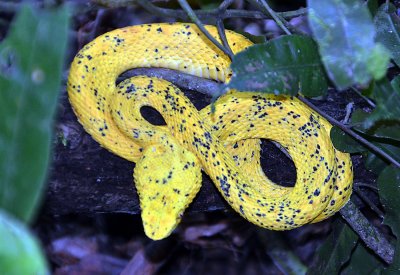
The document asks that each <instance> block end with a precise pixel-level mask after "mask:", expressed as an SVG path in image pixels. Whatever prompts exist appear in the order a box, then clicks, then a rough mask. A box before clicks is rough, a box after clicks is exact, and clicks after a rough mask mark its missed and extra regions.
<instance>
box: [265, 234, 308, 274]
mask: <svg viewBox="0 0 400 275" xmlns="http://www.w3.org/2000/svg"><path fill="white" fill-rule="evenodd" d="M257 233H258V234H257V236H258V238H259V240H260V247H261V248H262V247H264V248H265V253H266V254H267V255H268V256H269V257H270V258H271V260H272V262H273V263H274V264H275V266H276V267H278V269H279V270H281V271H282V273H284V274H288V275H292V274H293V275H295V274H305V273H306V271H307V267H306V266H305V265H304V264H303V263H302V262H301V260H300V259H299V258H298V256H297V255H296V254H295V253H294V252H293V251H292V250H291V249H290V247H289V246H288V244H287V242H286V237H285V235H283V234H282V232H278V231H269V230H263V229H260V230H257Z"/></svg>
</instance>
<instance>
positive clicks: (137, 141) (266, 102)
mask: <svg viewBox="0 0 400 275" xmlns="http://www.w3.org/2000/svg"><path fill="white" fill-rule="evenodd" d="M207 29H208V30H209V31H210V33H211V34H212V35H213V36H214V37H218V35H217V31H216V29H215V28H214V27H212V26H207ZM227 39H228V42H229V44H230V46H231V49H232V51H233V52H234V53H237V52H239V51H241V50H243V49H245V48H246V47H248V46H250V45H252V43H251V42H250V41H249V40H247V39H246V38H244V37H243V36H241V35H240V34H237V33H234V32H231V31H227ZM229 65H230V60H229V59H228V57H226V56H225V55H224V54H223V53H222V52H221V51H220V50H219V49H217V48H216V47H215V46H214V45H213V44H212V43H211V42H209V41H208V40H207V38H206V37H205V36H204V35H203V34H202V33H201V32H200V31H199V30H198V29H197V27H196V26H194V25H191V24H182V23H174V24H151V25H139V26H132V27H127V28H123V29H117V30H114V31H112V32H109V33H106V34H104V35H102V36H100V37H98V38H96V39H95V40H94V41H92V42H91V43H89V44H88V45H86V46H85V47H84V48H83V49H82V50H81V51H80V52H79V53H78V54H77V56H76V57H75V59H74V61H73V63H72V65H71V70H70V75H69V79H68V94H69V98H70V102H71V104H72V106H73V109H74V111H75V113H76V115H77V117H78V120H79V121H80V123H81V124H82V125H83V126H84V128H85V130H86V131H87V132H88V133H89V134H90V135H92V137H93V138H94V139H95V140H96V141H98V142H99V143H100V144H101V145H102V146H103V147H105V148H107V149H108V150H110V151H111V152H113V153H115V154H117V155H119V156H121V157H123V158H125V159H127V160H130V161H133V162H136V167H135V171H134V178H135V184H136V188H137V191H138V194H139V198H140V204H141V209H142V219H143V224H144V229H145V232H146V234H147V235H148V236H149V237H150V238H153V239H162V238H164V237H166V236H168V235H169V234H170V233H171V232H172V230H173V229H174V228H175V227H176V225H177V224H178V222H179V220H180V217H181V215H182V213H183V211H184V209H185V208H186V207H187V206H188V204H189V203H190V202H191V201H192V200H193V198H194V196H195V195H196V193H197V191H198V190H199V188H200V185H201V169H203V170H204V171H205V172H206V173H207V174H208V175H209V176H210V178H211V179H212V180H213V182H214V183H215V185H216V187H217V188H218V189H219V191H220V192H221V194H222V196H223V197H224V198H225V200H226V201H227V202H228V203H229V204H230V205H231V206H232V208H233V209H235V210H236V211H237V212H238V213H239V214H240V215H242V216H243V217H245V218H246V219H247V220H249V221H250V222H252V223H254V224H256V225H259V226H262V227H265V228H269V229H274V230H286V229H292V228H295V227H298V226H301V225H303V224H306V223H310V222H317V221H321V220H323V219H325V218H327V217H329V216H331V215H333V214H334V213H335V212H336V211H338V210H339V209H340V208H341V207H342V206H343V205H344V204H345V203H346V202H347V201H348V199H349V196H350V194H351V186H352V178H353V173H352V164H351V160H350V156H349V155H348V154H345V153H342V152H339V151H337V150H336V149H335V148H334V147H333V145H332V143H331V140H330V136H329V132H330V129H331V127H332V126H331V125H330V124H329V123H328V122H327V121H326V120H325V119H323V118H322V117H321V116H319V115H318V114H317V113H315V112H313V111H312V110H310V109H309V108H308V107H307V106H305V105H304V104H302V102H300V101H299V100H298V99H296V98H295V97H287V96H276V95H269V94H261V93H250V92H237V91H229V92H228V93H227V94H225V95H224V96H222V97H221V98H220V99H218V100H217V101H216V105H215V106H216V111H215V113H211V110H210V107H209V106H208V107H206V108H204V109H203V110H201V111H197V109H196V108H195V107H194V106H193V104H192V103H191V102H190V101H189V100H188V99H187V98H186V97H185V96H184V94H183V93H182V92H181V91H180V90H179V89H178V88H177V87H175V86H174V85H173V84H171V83H169V82H167V81H165V80H161V79H157V78H149V77H145V76H139V77H134V78H130V79H127V80H125V81H123V82H121V83H120V84H119V85H116V84H115V82H116V78H117V77H118V76H119V75H120V74H121V73H123V72H124V71H127V70H129V69H132V68H136V67H162V68H169V69H175V70H179V71H182V72H186V73H189V74H193V75H196V76H200V77H205V78H209V79H214V80H217V81H222V82H227V81H229V78H230V76H231V71H230V69H229ZM142 106H151V107H153V108H155V109H156V110H157V111H159V113H160V114H161V115H162V116H163V118H164V120H165V121H166V124H167V125H166V126H155V125H152V124H150V123H149V122H147V121H146V120H145V119H144V118H143V117H142V116H141V113H140V108H141V107H142ZM260 138H266V139H270V140H274V141H277V142H279V143H280V144H281V145H282V146H283V147H284V148H285V149H286V150H287V152H288V153H289V154H290V156H291V158H292V160H293V162H294V164H295V166H296V170H297V179H296V183H295V186H294V187H282V186H279V185H277V184H275V183H273V182H272V181H270V180H269V179H268V178H267V177H266V176H265V175H264V173H263V171H262V169H261V167H260ZM282 169H284V167H283V168H282Z"/></svg>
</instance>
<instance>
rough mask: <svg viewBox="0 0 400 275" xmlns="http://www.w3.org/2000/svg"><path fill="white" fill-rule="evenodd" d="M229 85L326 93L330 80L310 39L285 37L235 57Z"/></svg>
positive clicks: (290, 92) (251, 88)
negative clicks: (328, 80) (327, 80)
mask: <svg viewBox="0 0 400 275" xmlns="http://www.w3.org/2000/svg"><path fill="white" fill-rule="evenodd" d="M231 68H232V71H233V77H232V79H231V81H230V82H229V84H228V86H229V88H233V89H237V90H240V91H261V92H267V93H275V94H281V93H282V94H290V95H296V94H297V93H302V94H304V95H307V96H311V97H312V96H319V95H323V94H325V92H326V89H327V83H326V79H325V75H324V71H323V68H322V65H321V63H320V60H319V55H318V51H317V46H316V44H315V43H314V42H313V40H312V39H311V38H308V37H305V36H299V35H288V36H282V37H279V38H277V39H274V40H271V41H269V42H267V43H265V44H258V45H254V46H251V47H249V48H248V49H246V50H245V51H243V52H240V53H239V54H237V55H236V56H234V58H233V61H232V64H231Z"/></svg>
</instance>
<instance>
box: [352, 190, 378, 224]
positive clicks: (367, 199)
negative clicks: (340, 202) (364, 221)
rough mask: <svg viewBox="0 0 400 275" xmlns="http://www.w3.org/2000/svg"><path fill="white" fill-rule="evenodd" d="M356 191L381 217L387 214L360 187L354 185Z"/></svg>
mask: <svg viewBox="0 0 400 275" xmlns="http://www.w3.org/2000/svg"><path fill="white" fill-rule="evenodd" d="M354 192H355V193H356V194H357V196H359V197H360V199H361V200H362V201H364V202H365V203H366V204H367V205H368V206H369V207H370V208H371V209H372V210H373V211H374V212H375V213H376V214H377V215H378V216H379V217H380V218H381V219H383V217H384V216H385V214H384V213H383V212H382V211H381V210H380V209H379V208H378V207H377V206H376V205H375V204H374V203H373V202H372V201H371V200H370V199H369V198H368V197H367V196H366V195H365V194H364V193H363V192H362V191H361V190H360V188H358V187H356V186H354Z"/></svg>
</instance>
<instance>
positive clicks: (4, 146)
mask: <svg viewBox="0 0 400 275" xmlns="http://www.w3.org/2000/svg"><path fill="white" fill-rule="evenodd" d="M67 27H68V15H67V11H66V9H63V8H60V9H54V10H51V11H48V10H32V9H31V8H28V7H26V6H25V7H22V8H21V10H20V12H19V14H18V16H17V17H16V18H15V21H14V24H13V25H12V28H11V29H10V30H9V33H8V37H7V38H6V40H4V41H3V42H2V44H1V45H0V52H1V53H2V55H1V56H2V57H3V62H2V63H3V64H5V63H7V62H8V61H10V64H9V66H8V67H7V68H4V67H3V70H2V71H0V118H1V119H0V171H1V174H0V207H3V208H5V209H7V210H8V211H9V212H10V213H13V214H14V215H15V216H17V217H18V218H20V219H22V220H24V221H30V220H31V218H32V215H33V213H34V210H35V207H36V206H37V202H38V200H39V196H40V193H41V192H42V189H43V184H44V181H45V176H46V171H47V165H48V162H49V155H50V145H51V135H52V125H53V115H54V111H55V108H56V103H57V96H58V93H59V90H60V84H61V83H60V81H61V72H62V63H63V60H64V52H65V48H66V42H67ZM5 58H7V62H4V59H5Z"/></svg>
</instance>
